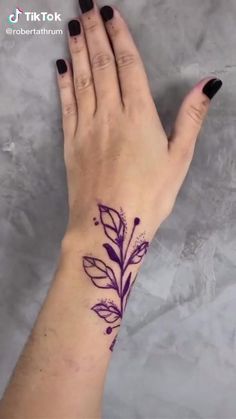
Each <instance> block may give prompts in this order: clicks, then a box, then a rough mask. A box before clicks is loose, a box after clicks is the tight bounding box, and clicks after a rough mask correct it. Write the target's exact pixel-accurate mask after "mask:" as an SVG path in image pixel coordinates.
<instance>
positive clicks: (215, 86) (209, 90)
mask: <svg viewBox="0 0 236 419" xmlns="http://www.w3.org/2000/svg"><path fill="white" fill-rule="evenodd" d="M222 85H223V82H222V81H221V80H219V79H212V80H210V81H209V82H208V83H207V84H206V85H205V86H204V88H203V93H204V94H205V95H206V96H207V97H208V98H209V99H213V97H214V96H215V95H216V93H217V92H218V91H219V90H220V89H221V87H222Z"/></svg>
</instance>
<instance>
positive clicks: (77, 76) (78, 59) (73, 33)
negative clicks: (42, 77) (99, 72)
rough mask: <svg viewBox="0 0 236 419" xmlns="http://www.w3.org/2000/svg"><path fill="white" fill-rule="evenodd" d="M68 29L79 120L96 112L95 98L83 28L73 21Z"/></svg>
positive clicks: (75, 20) (76, 21)
mask: <svg viewBox="0 0 236 419" xmlns="http://www.w3.org/2000/svg"><path fill="white" fill-rule="evenodd" d="M68 29H69V48H70V53H71V57H72V65H73V76H74V88H75V95H76V99H77V103H78V111H79V114H80V118H82V119H83V118H89V117H91V115H93V114H94V112H95V110H96V96H95V90H94V83H93V77H92V72H91V68H90V62H89V55H88V50H87V46H86V40H85V37H84V32H83V27H82V25H81V24H80V22H79V21H78V20H77V19H74V20H71V21H70V22H69V24H68Z"/></svg>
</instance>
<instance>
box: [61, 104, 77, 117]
mask: <svg viewBox="0 0 236 419" xmlns="http://www.w3.org/2000/svg"><path fill="white" fill-rule="evenodd" d="M62 113H63V116H64V118H65V119H66V118H68V117H70V116H72V115H75V114H76V106H75V103H68V104H66V105H64V106H63V109H62Z"/></svg>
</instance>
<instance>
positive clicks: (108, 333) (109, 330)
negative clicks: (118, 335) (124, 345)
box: [106, 327, 112, 335]
mask: <svg viewBox="0 0 236 419" xmlns="http://www.w3.org/2000/svg"><path fill="white" fill-rule="evenodd" d="M106 332H107V335H110V334H111V333H112V328H111V327H108V328H107V330H106Z"/></svg>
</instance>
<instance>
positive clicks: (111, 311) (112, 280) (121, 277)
mask: <svg viewBox="0 0 236 419" xmlns="http://www.w3.org/2000/svg"><path fill="white" fill-rule="evenodd" d="M98 209H99V215H100V223H101V224H102V226H103V229H104V233H105V236H106V237H107V239H108V240H109V243H104V244H103V247H104V249H105V250H106V253H107V256H108V258H109V259H110V261H112V262H115V263H116V265H117V268H118V269H117V270H116V271H114V270H113V269H112V268H111V267H110V266H108V265H107V264H106V263H105V262H104V261H102V260H101V259H97V258H94V257H91V256H85V257H84V258H83V268H84V271H85V273H86V275H87V276H88V277H89V278H90V280H91V281H92V283H93V284H94V285H95V286H96V287H97V288H101V289H112V290H113V291H114V292H115V293H116V294H117V296H118V298H119V306H117V304H116V303H115V302H114V301H110V300H109V301H108V300H106V299H105V300H101V301H99V302H98V303H97V304H95V305H94V306H93V307H91V310H93V311H94V312H95V313H96V314H97V316H99V317H100V318H101V319H103V320H104V321H105V322H106V323H107V324H108V325H109V326H108V327H107V329H106V334H107V335H110V334H112V333H113V332H114V330H115V329H117V328H118V327H119V326H120V324H121V321H122V318H123V315H124V310H125V308H126V305H127V302H128V298H129V295H130V292H131V289H132V286H133V284H134V282H135V279H136V276H135V277H133V276H134V275H133V272H132V266H133V265H137V264H139V263H141V262H142V260H143V258H144V256H145V255H146V253H147V251H148V246H149V243H148V242H147V241H145V240H144V239H143V235H142V236H140V237H139V240H136V242H135V243H134V245H133V248H132V249H131V246H132V242H133V240H134V233H135V230H136V228H137V227H138V226H139V225H140V223H141V221H140V219H139V218H137V217H136V218H135V219H134V222H133V227H132V231H131V233H130V236H128V234H127V225H126V222H125V219H124V215H123V213H119V212H118V211H116V210H115V209H113V208H109V207H107V206H105V205H98ZM94 222H95V225H96V226H97V225H100V223H99V222H98V221H97V219H96V218H94ZM117 272H118V273H117ZM115 342H116V337H115V338H114V340H113V342H112V344H111V346H110V350H111V351H112V350H113V348H114V345H115Z"/></svg>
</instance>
